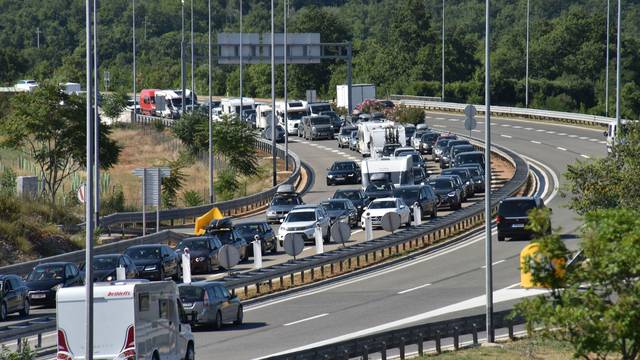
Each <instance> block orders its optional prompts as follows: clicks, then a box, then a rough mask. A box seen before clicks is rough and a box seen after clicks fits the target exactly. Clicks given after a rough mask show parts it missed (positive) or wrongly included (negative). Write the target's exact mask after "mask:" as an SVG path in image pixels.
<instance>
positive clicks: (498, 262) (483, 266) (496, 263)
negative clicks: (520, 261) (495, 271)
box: [480, 259, 506, 269]
mask: <svg viewBox="0 0 640 360" xmlns="http://www.w3.org/2000/svg"><path fill="white" fill-rule="evenodd" d="M505 261H506V260H504V259H502V260H498V261H496V262H494V263H493V264H491V266H496V265H498V264H500V263H503V262H505ZM486 268H487V266H486V265H482V266H481V267H480V269H486Z"/></svg>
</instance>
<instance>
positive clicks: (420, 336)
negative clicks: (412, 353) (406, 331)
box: [417, 332, 424, 356]
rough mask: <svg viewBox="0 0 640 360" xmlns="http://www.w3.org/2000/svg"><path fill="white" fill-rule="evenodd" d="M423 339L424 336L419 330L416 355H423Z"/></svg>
mask: <svg viewBox="0 0 640 360" xmlns="http://www.w3.org/2000/svg"><path fill="white" fill-rule="evenodd" d="M423 339H424V338H423V337H422V333H421V332H419V333H418V340H417V343H418V355H420V356H424V344H423V343H422V341H423Z"/></svg>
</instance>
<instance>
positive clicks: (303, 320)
mask: <svg viewBox="0 0 640 360" xmlns="http://www.w3.org/2000/svg"><path fill="white" fill-rule="evenodd" d="M327 315H329V313H324V314H320V315H316V316H312V317H308V318H306V319H302V320H298V321H294V322H290V323H286V324H282V326H291V325H295V324H300V323H302V322H305V321H311V320H315V319H319V318H321V317H325V316H327Z"/></svg>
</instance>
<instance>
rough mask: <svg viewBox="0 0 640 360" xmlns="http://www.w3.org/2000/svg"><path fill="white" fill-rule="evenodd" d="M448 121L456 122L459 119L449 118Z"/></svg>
mask: <svg viewBox="0 0 640 360" xmlns="http://www.w3.org/2000/svg"><path fill="white" fill-rule="evenodd" d="M449 121H453V122H458V121H460V120H458V119H449Z"/></svg>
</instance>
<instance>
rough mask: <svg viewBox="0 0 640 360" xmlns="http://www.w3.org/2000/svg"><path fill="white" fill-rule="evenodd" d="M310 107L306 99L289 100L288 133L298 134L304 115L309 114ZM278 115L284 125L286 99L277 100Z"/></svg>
mask: <svg viewBox="0 0 640 360" xmlns="http://www.w3.org/2000/svg"><path fill="white" fill-rule="evenodd" d="M308 111H309V108H308V104H307V102H306V101H302V100H289V101H288V104H287V133H289V135H298V127H300V122H301V121H302V117H303V116H306V115H307V114H308ZM276 116H277V117H278V121H279V122H280V125H282V126H283V127H284V101H278V102H276Z"/></svg>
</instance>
